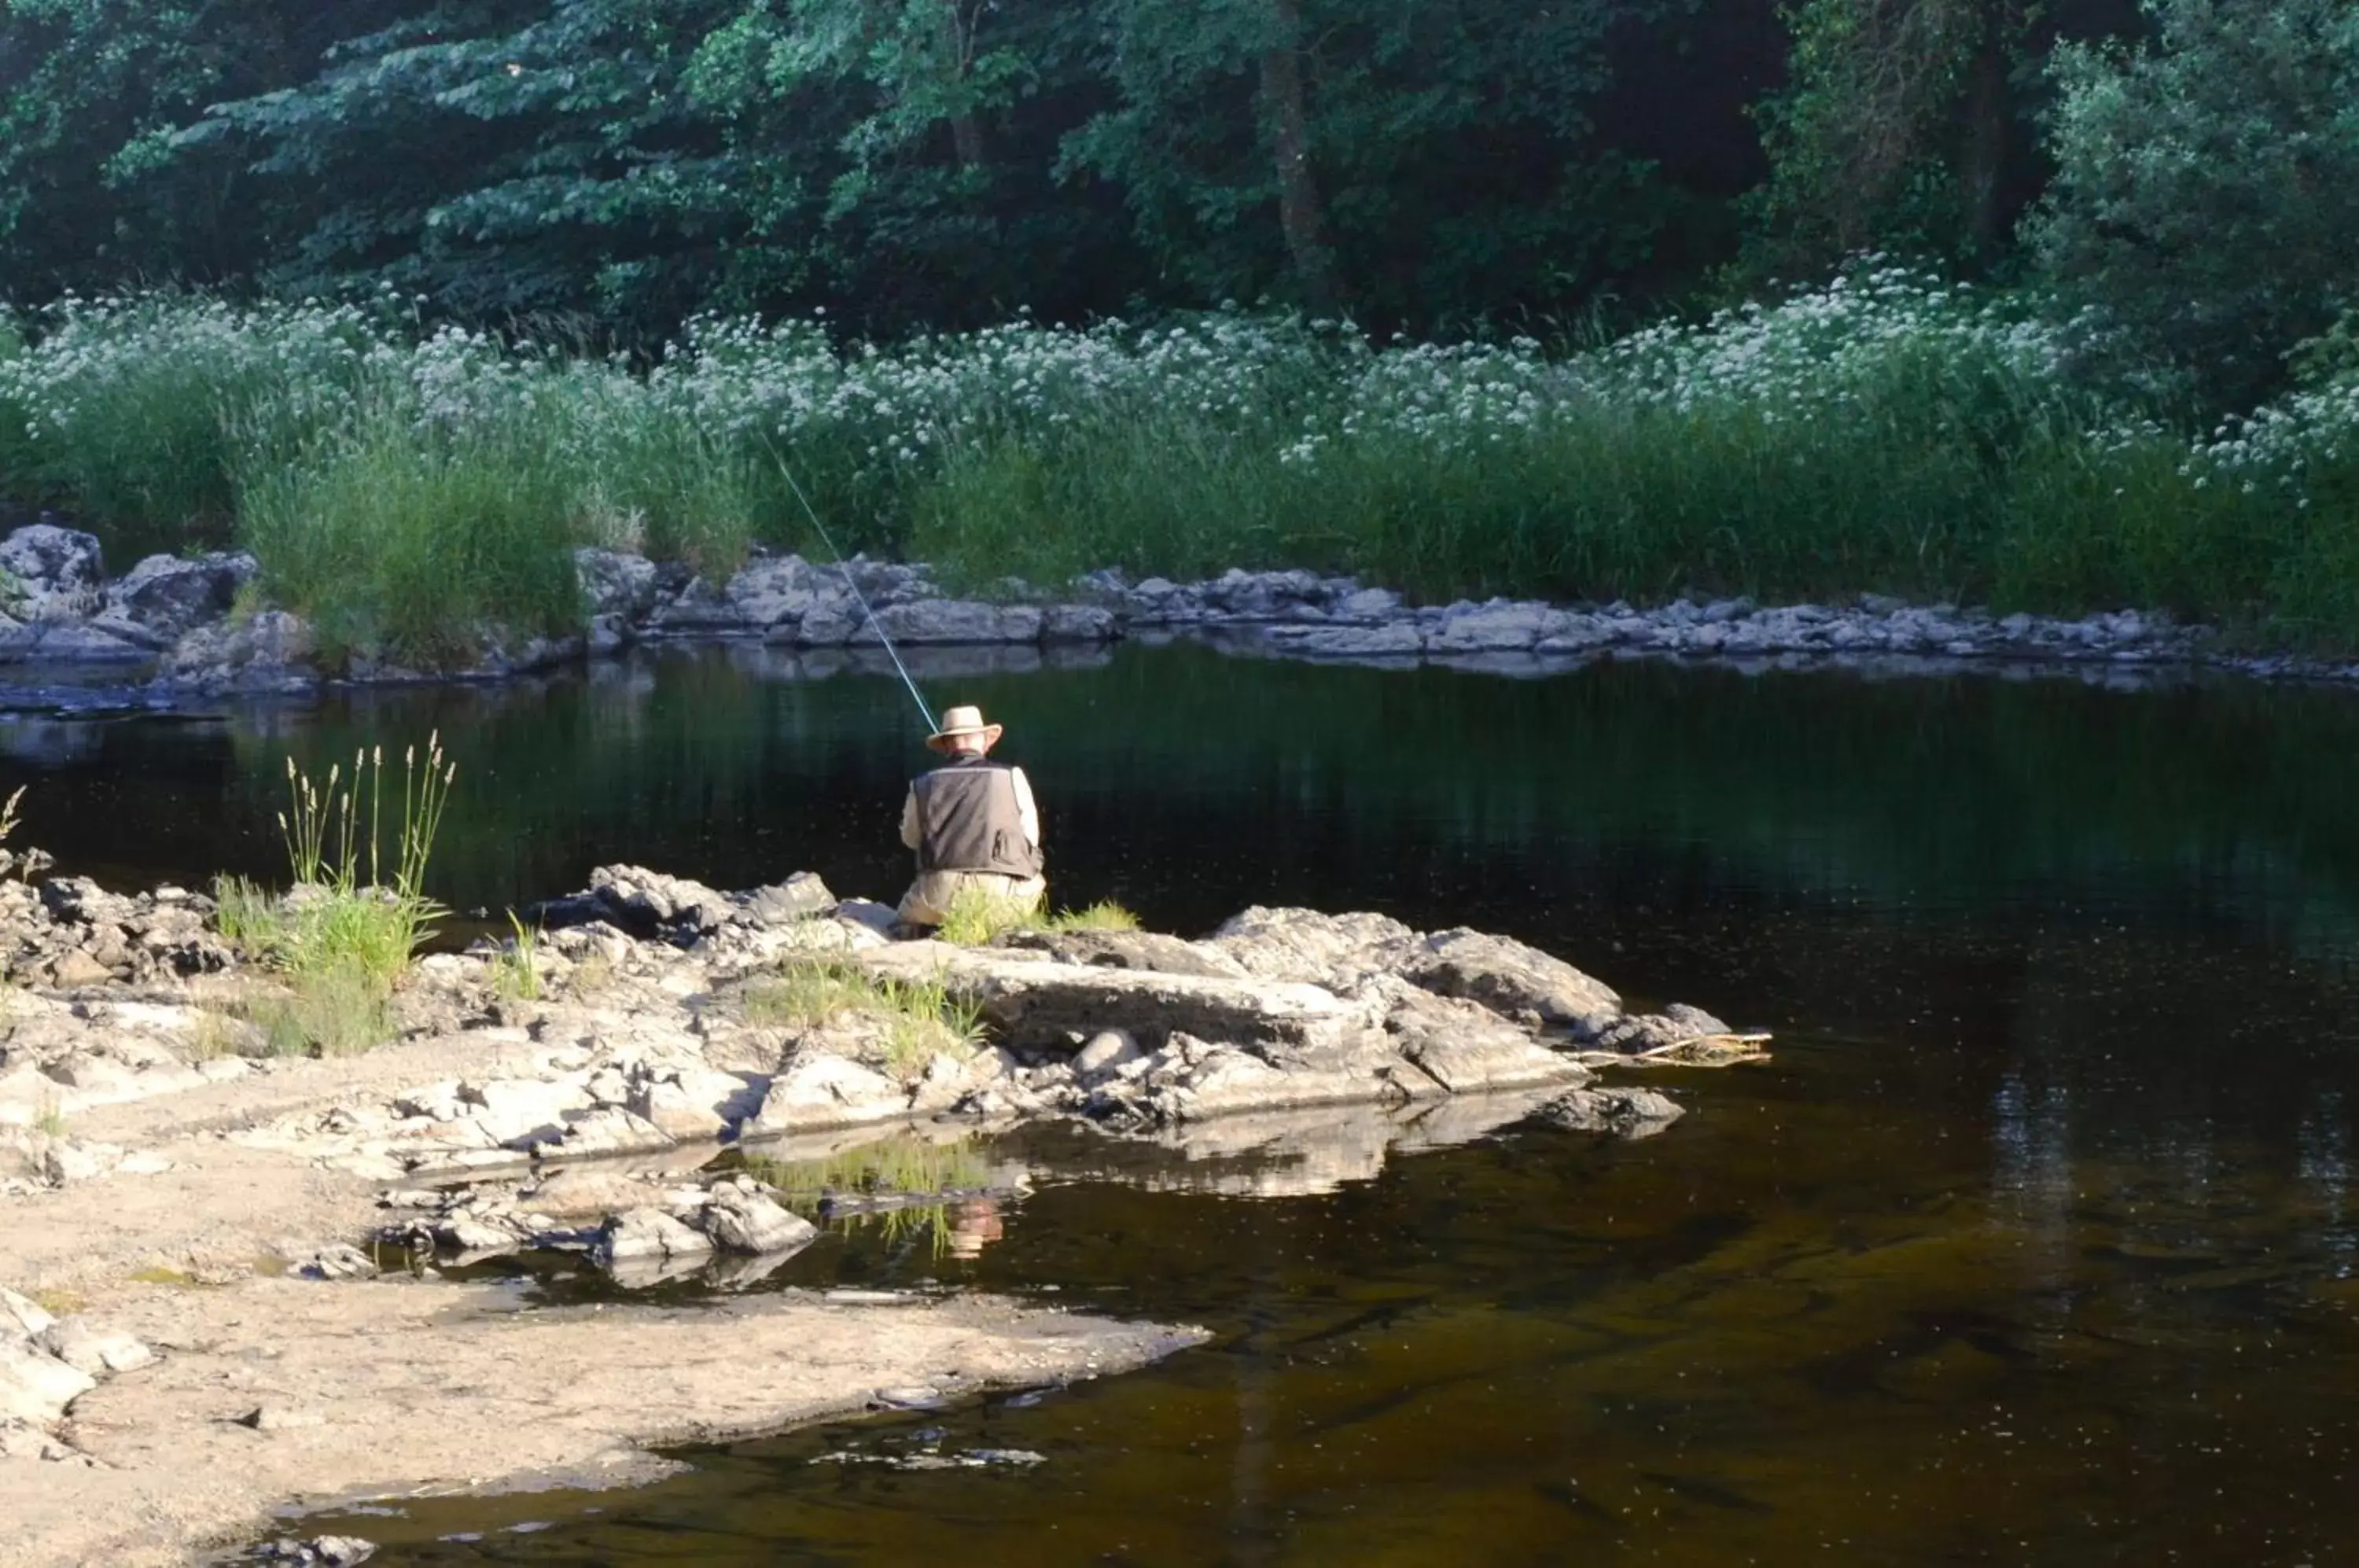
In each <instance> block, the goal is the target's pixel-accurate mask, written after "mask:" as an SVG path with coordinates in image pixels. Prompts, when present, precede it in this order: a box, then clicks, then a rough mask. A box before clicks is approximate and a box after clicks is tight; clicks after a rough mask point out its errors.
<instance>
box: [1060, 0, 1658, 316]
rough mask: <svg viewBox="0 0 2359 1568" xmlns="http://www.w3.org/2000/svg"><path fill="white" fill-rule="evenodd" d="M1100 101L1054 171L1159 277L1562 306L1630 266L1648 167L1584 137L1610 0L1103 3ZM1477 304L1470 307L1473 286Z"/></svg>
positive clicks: (1203, 292)
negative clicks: (1121, 211) (1139, 249)
mask: <svg viewBox="0 0 2359 1568" xmlns="http://www.w3.org/2000/svg"><path fill="white" fill-rule="evenodd" d="M1095 15H1096V17H1097V21H1096V25H1095V29H1094V38H1093V49H1094V59H1095V62H1096V71H1097V73H1098V74H1099V75H1100V76H1101V77H1103V80H1105V81H1106V82H1109V83H1110V84H1111V85H1112V87H1113V89H1114V95H1115V102H1114V103H1113V104H1112V105H1110V106H1109V107H1108V108H1106V109H1105V110H1104V111H1103V112H1102V113H1100V114H1097V115H1095V116H1094V117H1093V118H1092V119H1091V120H1090V121H1089V122H1088V123H1087V124H1086V125H1083V126H1082V128H1081V129H1080V130H1079V131H1078V132H1077V133H1076V134H1075V135H1074V136H1071V138H1069V139H1068V141H1067V142H1066V145H1065V150H1064V168H1065V169H1066V170H1067V172H1068V173H1069V174H1070V175H1071V177H1072V178H1074V179H1076V180H1084V181H1087V180H1102V181H1104V182H1106V183H1108V184H1111V185H1112V186H1114V188H1116V189H1118V190H1120V191H1122V192H1123V195H1124V198H1125V201H1126V202H1127V203H1128V205H1129V207H1130V210H1131V212H1132V213H1133V215H1134V220H1135V222H1136V225H1137V229H1138V234H1139V239H1140V242H1141V244H1142V245H1144V246H1145V247H1146V249H1147V254H1148V255H1149V256H1150V257H1151V258H1152V259H1153V260H1154V261H1155V263H1156V265H1157V267H1158V275H1159V278H1160V279H1161V282H1162V284H1163V287H1164V288H1165V289H1169V290H1172V291H1174V292H1177V293H1179V294H1180V295H1181V296H1183V297H1190V298H1192V299H1194V300H1196V301H1200V302H1201V303H1205V304H1210V303H1213V302H1215V301H1217V300H1219V299H1224V298H1229V299H1257V298H1260V297H1262V296H1264V295H1266V294H1272V295H1277V296H1278V297H1281V298H1291V299H1297V300H1299V301H1301V302H1302V303H1304V304H1307V305H1310V306H1311V307H1312V308H1313V309H1321V308H1325V307H1327V306H1329V305H1331V304H1334V303H1342V304H1345V305H1348V306H1349V307H1350V308H1352V309H1353V310H1354V311H1355V312H1356V313H1359V314H1362V315H1363V316H1366V317H1372V318H1374V319H1375V320H1377V321H1431V320H1432V319H1433V318H1434V316H1435V315H1437V314H1439V313H1440V312H1439V311H1437V310H1436V309H1435V306H1436V302H1437V301H1439V300H1448V301H1451V304H1453V305H1455V306H1457V307H1458V308H1461V309H1465V308H1468V307H1472V308H1473V309H1481V310H1497V309H1504V308H1509V307H1513V306H1516V305H1541V306H1547V305H1560V304H1563V303H1567V302H1568V299H1567V296H1568V295H1570V296H1571V297H1573V298H1576V299H1577V298H1578V296H1579V295H1580V294H1581V293H1583V292H1585V291H1586V290H1587V289H1590V288H1593V287H1594V286H1595V285H1596V284H1597V283H1598V282H1599V281H1601V280H1602V279H1603V278H1608V277H1612V276H1614V275H1615V274H1616V273H1617V272H1620V271H1624V270H1626V269H1628V268H1630V267H1633V266H1635V265H1636V264H1637V263H1638V262H1639V261H1641V260H1642V259H1643V257H1644V256H1645V254H1646V250H1647V245H1648V243H1649V241H1650V240H1651V237H1652V235H1653V234H1654V232H1655V230H1656V229H1657V227H1658V225H1659V223H1660V221H1661V203H1660V202H1659V201H1657V200H1656V199H1655V193H1654V192H1653V191H1651V190H1650V189H1649V186H1648V180H1647V171H1646V169H1644V168H1643V167H1641V166H1639V165H1637V164H1636V163H1635V162H1634V161H1633V160H1631V159H1629V158H1626V157H1623V156H1621V155H1619V154H1617V153H1616V152H1615V151H1614V149H1613V147H1611V146H1610V144H1608V143H1607V142H1606V141H1605V140H1604V139H1603V138H1602V137H1600V136H1598V135H1597V133H1596V127H1595V126H1594V125H1593V124H1592V121H1591V117H1590V115H1591V111H1592V108H1593V105H1594V104H1595V103H1596V102H1597V101H1598V99H1599V97H1600V95H1601V94H1602V93H1603V91H1604V90H1605V89H1606V87H1607V86H1608V85H1609V83H1610V80H1611V78H1610V73H1609V71H1608V70H1607V66H1606V41H1607V37H1608V35H1609V33H1610V32H1611V31H1612V30H1613V28H1614V27H1616V26H1617V25H1641V24H1643V23H1644V22H1646V21H1647V20H1650V19H1651V18H1652V17H1653V16H1654V15H1655V13H1654V11H1653V9H1652V8H1651V7H1650V6H1645V5H1615V4H1613V3H1612V0H1561V3H1559V4H1555V5H1545V6H1534V5H1528V4H1518V3H1516V0H1416V3H1412V4H1401V5H1388V6H1384V7H1369V6H1366V5H1356V4H1350V3H1347V0H1188V3H1186V4H1175V3H1173V0H1097V6H1096V12H1095ZM1477 301H1479V304H1478V303H1477Z"/></svg>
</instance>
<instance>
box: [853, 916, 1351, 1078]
mask: <svg viewBox="0 0 2359 1568" xmlns="http://www.w3.org/2000/svg"><path fill="white" fill-rule="evenodd" d="M867 962H868V963H870V964H873V965H875V966H876V967H878V968H883V969H886V970H888V971H891V972H896V973H898V974H900V975H902V976H903V977H905V978H908V979H912V980H924V979H929V978H934V977H937V976H939V977H940V979H941V981H942V982H943V983H944V984H945V985H948V986H949V987H950V988H951V989H952V990H953V991H955V992H957V993H958V994H960V995H962V996H966V997H969V998H970V999H972V1000H973V1001H974V1002H975V1003H976V1004H978V1005H979V1006H980V1007H982V1009H983V1013H984V1018H985V1020H986V1021H987V1022H989V1023H990V1024H991V1026H992V1028H993V1029H994V1031H995V1033H996V1034H997V1035H998V1037H999V1039H1000V1040H1001V1041H1002V1043H1004V1044H1006V1045H1007V1046H1008V1047H1009V1048H1011V1049H1013V1050H1016V1051H1026V1050H1035V1049H1063V1050H1068V1051H1071V1050H1078V1049H1079V1048H1080V1047H1081V1046H1082V1044H1083V1043H1084V1042H1086V1041H1088V1040H1092V1039H1094V1038H1095V1037H1096V1036H1098V1035H1100V1034H1103V1033H1104V1032H1105V1031H1107V1030H1109V1029H1123V1030H1125V1031H1127V1032H1128V1033H1129V1034H1130V1035H1131V1036H1132V1038H1134V1039H1136V1040H1137V1041H1138V1042H1139V1043H1140V1044H1141V1045H1143V1046H1146V1047H1147V1049H1149V1050H1154V1049H1157V1048H1158V1047H1160V1046H1161V1045H1163V1044H1164V1043H1165V1042H1166V1041H1167V1040H1170V1039H1171V1038H1172V1037H1173V1036H1175V1035H1192V1036H1194V1037H1195V1038H1196V1039H1198V1040H1218V1041H1220V1042H1222V1043H1223V1044H1227V1045H1235V1046H1243V1047H1248V1048H1252V1049H1256V1050H1271V1049H1275V1050H1277V1051H1288V1052H1300V1051H1305V1050H1320V1049H1325V1048H1332V1047H1335V1046H1338V1045H1341V1044H1343V1043H1345V1042H1346V1041H1348V1040H1351V1039H1353V1037H1356V1036H1359V1035H1363V1034H1365V1033H1366V1032H1368V1030H1369V1029H1371V1027H1372V1026H1373V1025H1375V1023H1376V1022H1377V1021H1378V1017H1379V1015H1378V1014H1376V1013H1375V1011H1374V1010H1372V1009H1371V1007H1369V1006H1367V1005H1366V1004H1364V1003H1361V1002H1357V1001H1347V1000H1345V999H1344V998H1342V997H1339V996H1336V995H1334V994H1333V993H1332V992H1331V991H1327V990H1324V989H1322V988H1321V987H1319V986H1317V985H1306V984H1302V983H1299V982H1295V981H1285V980H1256V979H1230V978H1223V977H1218V976H1214V975H1169V974H1162V973H1159V972H1156V971H1151V970H1136V969H1119V968H1111V967H1105V966H1101V965H1097V964H1065V963H1058V962H1056V961H1054V960H1051V959H1047V958H1034V957H1031V956H1028V955H1025V956H1019V955H1017V954H1015V953H991V952H984V953H969V952H963V951H962V950H960V949H957V948H951V947H946V946H943V945H941V944H939V943H930V942H927V943H919V942H908V943H903V944H901V945H900V946H898V947H893V948H886V949H883V950H881V951H879V952H878V953H875V954H874V955H872V956H870V957H869V958H868V959H867Z"/></svg>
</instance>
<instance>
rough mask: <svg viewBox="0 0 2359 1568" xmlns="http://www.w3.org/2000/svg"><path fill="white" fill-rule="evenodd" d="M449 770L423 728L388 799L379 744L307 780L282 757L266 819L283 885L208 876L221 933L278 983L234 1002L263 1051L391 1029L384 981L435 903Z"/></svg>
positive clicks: (331, 1043)
mask: <svg viewBox="0 0 2359 1568" xmlns="http://www.w3.org/2000/svg"><path fill="white" fill-rule="evenodd" d="M455 773H456V770H455V769H454V768H452V767H451V765H450V764H449V763H447V762H446V761H445V760H444V759H443V757H442V753H441V747H440V742H439V740H431V739H429V741H428V743H427V746H426V749H425V752H424V753H423V755H422V756H421V755H420V754H419V752H418V751H417V750H416V749H415V748H412V749H411V750H410V751H409V752H408V754H407V755H406V756H405V757H404V759H403V766H402V774H401V779H400V785H399V791H400V792H399V795H398V798H396V796H395V794H394V789H393V786H392V784H391V783H390V781H389V780H388V779H387V776H386V768H385V755H384V752H383V750H382V748H378V749H375V750H373V751H369V752H363V753H359V754H356V755H355V756H354V757H353V771H352V774H351V776H350V777H349V778H347V777H346V776H345V775H344V773H343V769H342V764H341V763H339V764H337V765H336V766H334V767H332V768H330V769H329V770H328V774H327V776H326V778H325V779H323V780H318V781H315V780H313V779H311V778H310V776H308V775H307V774H305V773H303V772H302V771H301V770H300V769H299V768H297V767H296V766H295V763H294V760H293V759H292V758H291V757H290V758H289V759H288V764H287V789H288V809H287V810H286V811H282V812H280V814H279V817H278V825H279V831H280V833H282V834H283V835H284V837H285V838H286V841H287V855H288V865H289V867H290V869H291V870H292V871H293V873H294V877H295V887H294V889H293V890H292V891H291V892H289V893H288V894H286V895H285V896H284V897H281V898H271V897H270V896H268V895H267V894H265V893H264V892H263V891H262V890H261V889H259V888H258V887H255V885H254V884H253V883H251V882H249V881H246V880H245V879H244V878H239V877H224V878H223V879H221V880H220V881H218V882H216V883H215V884H214V887H213V897H214V903H215V914H214V921H215V924H216V926H217V927H218V929H219V930H220V931H221V933H222V936H223V939H224V940H225V941H227V942H231V943H232V944H234V946H236V947H237V948H239V949H240V950H241V951H242V952H243V953H245V954H246V956H248V957H249V958H251V959H253V960H255V961H257V962H259V963H262V964H267V965H268V966H270V967H271V968H273V969H276V970H277V971H278V972H279V974H280V975H282V977H283V978H284V980H285V982H286V987H287V988H286V990H285V991H284V992H283V993H267V994H264V995H262V996H258V997H256V998H255V999H254V1000H253V1001H251V1002H250V1003H249V1004H248V1005H247V1006H246V1008H245V1012H246V1017H247V1018H248V1020H249V1021H250V1022H252V1023H253V1024H255V1026H256V1027H257V1028H258V1029H261V1031H262V1033H263V1035H264V1037H265V1040H266V1042H267V1049H268V1050H269V1051H270V1052H271V1053H272V1054H274V1055H294V1054H301V1053H304V1052H307V1051H317V1052H319V1053H320V1054H322V1055H328V1056H342V1055H349V1054H353V1053H354V1052H357V1051H366V1050H368V1049H369V1048H371V1047H372V1046H375V1045H377V1044H380V1043H382V1042H383V1041H384V1040H386V1039H388V1038H390V1037H391V1035H392V1034H393V1032H394V1021H393V1015H392V996H393V989H394V986H395V985H396V983H397V981H399V979H400V978H401V976H402V975H404V974H406V973H407V972H408V968H409V964H410V962H411V960H412V959H413V958H415V957H416V955H417V953H418V950H419V947H420V946H421V945H422V944H423V942H425V940H426V937H427V935H428V934H429V931H430V930H431V928H432V926H433V923H434V921H435V920H437V919H438V918H439V916H440V912H441V911H440V906H439V905H437V904H435V903H434V902H433V901H432V900H431V899H429V898H427V897H426V894H425V891H424V887H425V877H426V870H427V866H428V864H429V861H430V860H431V859H432V857H433V851H434V841H435V838H436V836H437V835H438V833H440V829H441V823H442V815H443V812H444V811H445V810H446V809H447V807H448V805H449V801H450V789H451V781H452V779H453V778H454V777H455ZM388 817H390V818H391V819H392V825H393V832H394V844H393V848H392V853H391V855H390V856H388V855H386V851H385V844H384V840H383V833H384V829H385V827H386V819H387V818H388Z"/></svg>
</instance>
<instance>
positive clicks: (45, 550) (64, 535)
mask: <svg viewBox="0 0 2359 1568" xmlns="http://www.w3.org/2000/svg"><path fill="white" fill-rule="evenodd" d="M0 572H6V573H7V574H8V576H9V577H10V578H11V579H13V580H14V581H15V583H16V585H17V586H18V587H19V588H20V589H22V590H24V591H25V592H27V593H30V594H32V595H34V596H37V597H38V596H45V595H49V594H59V593H83V592H88V591H91V590H94V589H96V588H97V587H98V586H99V584H100V583H103V582H104V581H105V579H106V567H105V563H104V556H103V553H102V552H101V550H100V549H99V543H98V537H97V536H96V535H95V534H85V533H80V532H77V531H76V530H74V529H72V528H59V527H57V526H56V525H54V524H51V523H35V524H33V525H32V526H31V527H29V528H18V529H17V530H16V532H14V533H12V534H10V535H9V536H8V537H7V538H6V539H0Z"/></svg>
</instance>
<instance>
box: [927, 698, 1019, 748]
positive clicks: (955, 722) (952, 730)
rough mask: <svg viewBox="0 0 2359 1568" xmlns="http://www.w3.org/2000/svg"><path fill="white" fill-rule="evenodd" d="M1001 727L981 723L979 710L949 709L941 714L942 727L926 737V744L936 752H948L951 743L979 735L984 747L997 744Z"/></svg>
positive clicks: (981, 717)
mask: <svg viewBox="0 0 2359 1568" xmlns="http://www.w3.org/2000/svg"><path fill="white" fill-rule="evenodd" d="M1000 733H1001V726H1000V725H998V724H984V722H983V710H982V709H981V708H949V709H945V710H944V711H943V713H942V727H941V728H940V730H938V731H936V732H935V733H934V734H932V735H928V736H927V737H926V744H927V745H928V746H932V747H933V748H934V749H935V750H936V751H948V750H950V749H951V742H952V741H954V740H962V739H964V738H965V737H966V736H968V735H981V736H982V737H983V744H984V746H996V745H998V744H999V736H1000Z"/></svg>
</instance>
